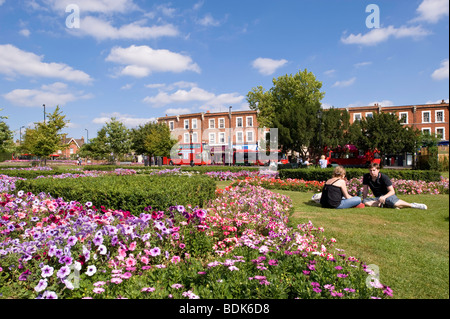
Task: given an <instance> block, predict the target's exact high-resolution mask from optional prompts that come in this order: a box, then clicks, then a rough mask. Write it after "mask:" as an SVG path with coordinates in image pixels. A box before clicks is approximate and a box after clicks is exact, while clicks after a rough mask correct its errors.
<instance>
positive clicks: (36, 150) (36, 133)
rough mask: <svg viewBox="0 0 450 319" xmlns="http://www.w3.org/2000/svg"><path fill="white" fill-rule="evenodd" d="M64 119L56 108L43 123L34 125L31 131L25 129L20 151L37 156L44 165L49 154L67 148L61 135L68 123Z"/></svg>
mask: <svg viewBox="0 0 450 319" xmlns="http://www.w3.org/2000/svg"><path fill="white" fill-rule="evenodd" d="M65 117H66V116H65V115H63V114H62V111H61V110H60V108H59V106H56V109H55V111H54V112H53V113H50V114H49V115H47V120H46V121H45V122H38V123H35V125H34V128H33V129H31V128H28V129H26V130H25V137H24V142H23V144H22V150H24V151H28V152H29V153H31V154H34V155H36V156H39V157H40V158H41V159H43V160H44V165H45V164H46V161H47V158H48V156H49V155H50V154H53V153H55V152H56V151H57V150H61V149H64V148H66V147H68V145H67V144H64V143H63V140H64V135H63V134H61V130H62V129H63V128H64V127H65V126H66V124H67V123H68V121H66V120H65Z"/></svg>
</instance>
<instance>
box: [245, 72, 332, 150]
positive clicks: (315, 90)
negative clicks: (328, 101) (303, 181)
mask: <svg viewBox="0 0 450 319" xmlns="http://www.w3.org/2000/svg"><path fill="white" fill-rule="evenodd" d="M272 82H273V87H272V88H271V89H270V90H269V91H265V90H264V89H263V88H262V87H260V86H259V87H257V88H253V89H252V91H250V92H249V93H248V94H247V101H248V103H249V106H250V109H252V110H258V111H259V114H258V122H259V123H260V126H265V127H270V128H277V129H278V141H279V143H280V144H281V146H282V148H283V150H285V151H287V150H295V151H298V152H301V153H303V146H306V147H309V146H310V144H311V142H312V140H313V138H314V136H315V135H316V134H317V131H318V123H319V122H318V116H317V114H318V111H319V110H320V105H321V104H320V101H321V100H322V98H323V97H324V95H325V93H324V92H321V91H320V89H321V88H322V82H320V81H317V80H316V78H315V76H314V74H313V73H311V72H308V71H307V70H306V69H305V70H304V71H299V72H298V73H297V74H294V75H292V74H291V75H284V76H280V77H278V78H277V79H273V81H272Z"/></svg>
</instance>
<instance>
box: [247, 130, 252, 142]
mask: <svg viewBox="0 0 450 319" xmlns="http://www.w3.org/2000/svg"><path fill="white" fill-rule="evenodd" d="M247 142H253V131H248V132H247Z"/></svg>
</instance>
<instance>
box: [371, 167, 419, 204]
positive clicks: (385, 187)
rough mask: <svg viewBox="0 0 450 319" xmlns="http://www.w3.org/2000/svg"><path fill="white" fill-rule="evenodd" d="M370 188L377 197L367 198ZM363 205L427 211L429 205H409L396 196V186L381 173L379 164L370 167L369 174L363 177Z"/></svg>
mask: <svg viewBox="0 0 450 319" xmlns="http://www.w3.org/2000/svg"><path fill="white" fill-rule="evenodd" d="M369 187H370V189H371V191H372V193H373V195H374V196H375V198H373V197H369V198H367V194H368V192H369ZM363 203H364V205H366V206H370V207H388V208H397V209H400V208H417V209H427V208H428V207H427V205H425V204H418V203H408V202H405V201H404V200H401V199H399V198H398V197H397V196H396V195H395V190H394V186H392V182H391V180H390V179H389V177H388V176H387V175H385V174H383V173H380V166H379V165H378V164H377V163H371V164H370V165H369V173H367V174H364V176H363Z"/></svg>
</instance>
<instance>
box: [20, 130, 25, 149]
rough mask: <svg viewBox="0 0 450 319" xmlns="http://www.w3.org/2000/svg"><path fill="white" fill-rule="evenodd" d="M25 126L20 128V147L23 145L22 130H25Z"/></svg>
mask: <svg viewBox="0 0 450 319" xmlns="http://www.w3.org/2000/svg"><path fill="white" fill-rule="evenodd" d="M24 127H25V126H21V127H20V128H19V145H22V129H23V128H24Z"/></svg>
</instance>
